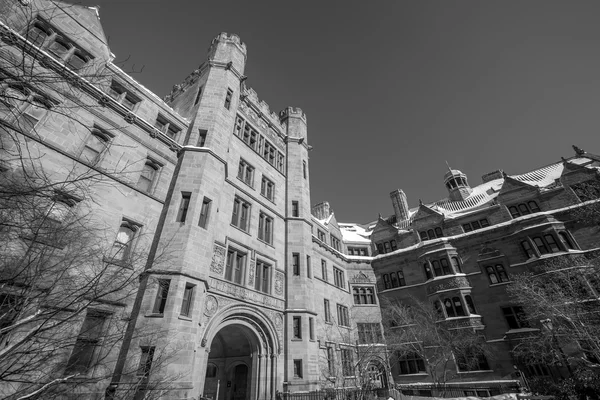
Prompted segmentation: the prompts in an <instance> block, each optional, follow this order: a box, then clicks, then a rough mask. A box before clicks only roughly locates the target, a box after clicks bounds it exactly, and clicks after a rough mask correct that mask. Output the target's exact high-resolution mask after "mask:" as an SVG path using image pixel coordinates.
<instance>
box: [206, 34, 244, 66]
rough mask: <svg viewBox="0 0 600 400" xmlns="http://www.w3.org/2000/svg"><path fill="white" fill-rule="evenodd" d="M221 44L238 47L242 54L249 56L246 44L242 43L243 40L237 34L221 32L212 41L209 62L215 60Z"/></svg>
mask: <svg viewBox="0 0 600 400" xmlns="http://www.w3.org/2000/svg"><path fill="white" fill-rule="evenodd" d="M219 43H226V44H232V45H234V46H236V47H238V48H239V49H240V51H241V52H242V53H244V54H247V52H246V43H244V42H242V39H240V37H239V36H238V35H236V34H235V33H227V32H221V33H219V34H218V35H217V36H216V37H215V38H214V39H213V40H212V42H210V46H209V47H208V59H209V60H212V59H213V56H214V55H215V52H216V50H217V45H218V44H219Z"/></svg>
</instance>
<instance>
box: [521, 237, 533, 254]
mask: <svg viewBox="0 0 600 400" xmlns="http://www.w3.org/2000/svg"><path fill="white" fill-rule="evenodd" d="M521 247H522V248H523V251H524V252H525V255H526V256H527V258H528V259H529V258H531V257H535V252H534V251H533V249H532V248H531V245H530V244H529V241H528V240H523V241H522V242H521Z"/></svg>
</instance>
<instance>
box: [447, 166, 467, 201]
mask: <svg viewBox="0 0 600 400" xmlns="http://www.w3.org/2000/svg"><path fill="white" fill-rule="evenodd" d="M444 184H445V185H446V189H448V193H449V195H450V196H449V197H450V200H452V201H459V200H464V199H466V198H467V197H469V196H470V195H471V193H472V192H473V189H471V187H470V186H469V182H468V181H467V175H465V174H463V173H462V172H461V171H459V170H457V169H451V170H449V171H448V172H446V174H445V175H444Z"/></svg>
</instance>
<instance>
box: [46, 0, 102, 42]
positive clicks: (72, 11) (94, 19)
mask: <svg viewBox="0 0 600 400" xmlns="http://www.w3.org/2000/svg"><path fill="white" fill-rule="evenodd" d="M52 3H53V4H54V5H55V6H57V7H59V8H60V9H61V10H62V11H64V12H65V13H67V14H69V15H71V16H72V17H73V18H74V19H75V21H77V23H78V24H80V25H81V27H82V29H86V30H88V31H90V32H91V33H92V34H93V35H94V36H96V37H97V38H98V39H99V40H101V41H102V43H104V44H108V41H107V39H106V35H105V34H104V29H103V28H102V24H101V23H100V13H99V9H100V7H99V6H96V7H87V6H82V5H80V4H76V3H70V2H67V1H53V2H52Z"/></svg>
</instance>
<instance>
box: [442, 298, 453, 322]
mask: <svg viewBox="0 0 600 400" xmlns="http://www.w3.org/2000/svg"><path fill="white" fill-rule="evenodd" d="M444 308H445V309H446V315H447V316H448V318H452V317H456V311H454V307H453V306H452V300H450V299H444Z"/></svg>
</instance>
